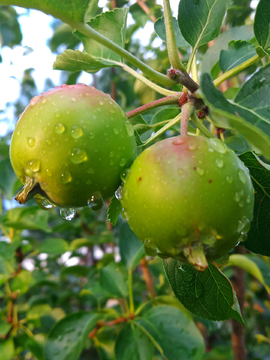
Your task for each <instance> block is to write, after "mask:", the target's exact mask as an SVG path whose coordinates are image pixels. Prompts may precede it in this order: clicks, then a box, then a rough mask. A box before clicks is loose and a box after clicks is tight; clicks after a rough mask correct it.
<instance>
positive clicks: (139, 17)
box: [118, 0, 162, 28]
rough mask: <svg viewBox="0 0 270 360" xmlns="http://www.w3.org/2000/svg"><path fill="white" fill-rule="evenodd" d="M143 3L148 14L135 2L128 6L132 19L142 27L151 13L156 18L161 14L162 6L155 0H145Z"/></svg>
mask: <svg viewBox="0 0 270 360" xmlns="http://www.w3.org/2000/svg"><path fill="white" fill-rule="evenodd" d="M145 5H146V6H147V7H148V9H149V14H146V12H145V11H144V10H143V9H142V8H141V6H140V5H139V4H137V3H135V4H133V5H131V6H130V8H129V11H130V13H131V15H132V17H133V19H134V20H135V21H136V24H138V25H139V26H140V27H142V28H144V26H145V24H146V23H147V21H148V20H150V19H151V15H154V17H155V18H156V19H157V18H160V17H161V16H162V11H161V10H162V6H161V5H158V4H157V3H156V0H146V1H145ZM118 6H119V5H118Z"/></svg>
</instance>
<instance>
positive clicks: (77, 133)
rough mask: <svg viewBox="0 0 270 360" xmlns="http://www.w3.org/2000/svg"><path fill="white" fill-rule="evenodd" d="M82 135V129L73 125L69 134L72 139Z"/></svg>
mask: <svg viewBox="0 0 270 360" xmlns="http://www.w3.org/2000/svg"><path fill="white" fill-rule="evenodd" d="M82 135H83V131H82V129H81V128H80V127H79V126H77V125H75V126H73V128H72V129H71V136H72V137H73V139H78V138H80V137H81V136H82Z"/></svg>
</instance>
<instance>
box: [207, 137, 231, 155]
mask: <svg viewBox="0 0 270 360" xmlns="http://www.w3.org/2000/svg"><path fill="white" fill-rule="evenodd" d="M208 144H209V150H210V149H213V150H215V151H217V152H219V153H221V154H225V153H226V152H227V148H226V145H225V144H224V143H223V142H222V141H220V140H218V139H213V138H211V139H209V141H208Z"/></svg>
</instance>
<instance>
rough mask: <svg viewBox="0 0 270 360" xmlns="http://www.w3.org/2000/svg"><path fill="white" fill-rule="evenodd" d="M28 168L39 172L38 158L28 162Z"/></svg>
mask: <svg viewBox="0 0 270 360" xmlns="http://www.w3.org/2000/svg"><path fill="white" fill-rule="evenodd" d="M28 168H29V169H30V170H31V171H33V172H34V173H35V172H39V170H40V160H32V161H30V162H29V165H28Z"/></svg>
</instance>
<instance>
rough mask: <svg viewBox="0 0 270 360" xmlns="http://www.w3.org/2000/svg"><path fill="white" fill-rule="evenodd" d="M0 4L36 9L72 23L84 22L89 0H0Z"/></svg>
mask: <svg viewBox="0 0 270 360" xmlns="http://www.w3.org/2000/svg"><path fill="white" fill-rule="evenodd" d="M1 4H4V5H15V6H20V7H24V8H28V9H29V8H30V9H37V10H40V11H43V12H44V13H45V14H49V15H52V16H54V17H56V18H58V19H61V20H62V21H63V22H66V23H68V24H71V25H72V24H73V22H74V21H79V22H82V23H83V22H84V17H85V14H86V11H87V9H88V5H89V0H65V1H59V0H0V5H1Z"/></svg>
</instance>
